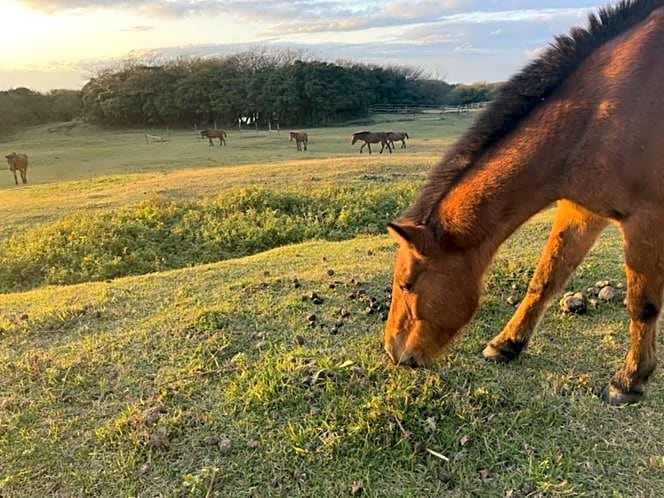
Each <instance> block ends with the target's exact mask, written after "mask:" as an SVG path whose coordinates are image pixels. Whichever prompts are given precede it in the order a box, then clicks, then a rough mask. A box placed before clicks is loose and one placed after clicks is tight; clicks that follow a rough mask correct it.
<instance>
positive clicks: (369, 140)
mask: <svg viewBox="0 0 664 498" xmlns="http://www.w3.org/2000/svg"><path fill="white" fill-rule="evenodd" d="M360 140H361V141H363V142H364V143H363V144H362V147H360V154H362V149H364V146H365V145H366V146H367V147H368V148H369V154H371V145H370V144H377V143H380V153H381V154H382V153H383V150H384V149H385V147H387V150H388V151H390V154H392V147H390V140H389V138H388V137H387V133H386V132H384V131H379V132H372V131H358V132H357V133H353V135H352V137H351V141H350V144H351V145H355V142H357V141H360Z"/></svg>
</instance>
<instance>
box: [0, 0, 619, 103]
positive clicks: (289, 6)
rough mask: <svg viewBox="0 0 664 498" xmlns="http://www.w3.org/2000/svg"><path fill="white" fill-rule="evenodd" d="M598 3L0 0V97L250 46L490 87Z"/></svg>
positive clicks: (581, 0)
mask: <svg viewBox="0 0 664 498" xmlns="http://www.w3.org/2000/svg"><path fill="white" fill-rule="evenodd" d="M606 1H608V0H606ZM606 1H597V0H483V1H479V0H437V1H434V0H290V1H281V0H262V1H255V0H0V20H2V28H1V29H0V47H1V50H0V90H5V89H8V88H16V87H19V86H25V87H28V88H32V89H35V90H39V91H47V90H49V89H53V88H80V87H81V86H82V85H83V84H84V83H85V82H86V81H87V80H88V79H89V78H91V77H92V76H94V74H95V73H96V72H97V71H99V70H101V69H103V68H105V67H119V65H120V64H121V63H122V61H125V60H129V59H133V60H136V59H139V60H152V61H154V60H167V59H170V58H175V57H183V56H184V57H187V56H204V57H205V56H215V55H217V56H218V55H224V54H229V53H233V52H239V51H242V50H247V49H252V48H261V49H266V50H284V49H292V50H300V51H303V53H305V54H307V55H308V56H310V57H313V58H317V59H322V60H329V61H335V60H348V59H352V60H355V61H358V62H365V63H377V64H382V65H395V64H397V65H407V66H411V67H416V68H421V69H422V70H424V72H425V73H426V74H427V75H430V76H431V77H435V78H441V79H444V80H445V81H448V82H450V83H471V82H475V81H502V80H505V79H507V78H509V76H510V75H511V74H512V73H514V72H516V71H518V70H519V69H520V68H521V67H522V66H524V65H525V64H526V63H527V62H528V61H529V60H531V59H532V58H533V57H535V56H536V55H537V54H538V52H539V51H540V50H541V49H542V48H544V47H546V45H547V44H548V43H549V42H550V41H551V40H552V38H553V36H555V35H557V34H561V33H564V32H566V31H568V30H569V28H570V27H572V26H579V25H581V26H585V24H586V19H587V15H588V13H589V12H590V11H592V10H593V9H596V8H597V7H599V6H601V5H604V4H605V3H606Z"/></svg>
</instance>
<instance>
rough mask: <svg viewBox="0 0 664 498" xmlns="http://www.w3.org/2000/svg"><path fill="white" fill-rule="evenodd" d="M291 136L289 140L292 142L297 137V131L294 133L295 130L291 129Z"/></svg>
mask: <svg viewBox="0 0 664 498" xmlns="http://www.w3.org/2000/svg"><path fill="white" fill-rule="evenodd" d="M289 136H290V138H289V139H288V141H289V142H292V141H293V139H294V138H295V133H293V132H292V131H291V132H290V134H289Z"/></svg>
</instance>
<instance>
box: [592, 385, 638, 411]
mask: <svg viewBox="0 0 664 498" xmlns="http://www.w3.org/2000/svg"><path fill="white" fill-rule="evenodd" d="M601 398H602V401H604V403H606V404H607V405H612V406H620V405H631V404H634V403H638V402H639V401H641V398H643V390H641V389H639V388H635V389H632V390H631V391H621V390H620V389H618V388H617V387H615V386H614V385H613V384H611V383H610V382H609V385H607V386H606V387H605V388H604V390H603V391H602V394H601Z"/></svg>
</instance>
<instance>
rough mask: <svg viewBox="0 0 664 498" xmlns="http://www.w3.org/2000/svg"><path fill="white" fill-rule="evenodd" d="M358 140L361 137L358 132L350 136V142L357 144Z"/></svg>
mask: <svg viewBox="0 0 664 498" xmlns="http://www.w3.org/2000/svg"><path fill="white" fill-rule="evenodd" d="M358 140H359V138H358V136H357V133H353V134H352V135H351V137H350V144H351V145H355V142H357V141H358Z"/></svg>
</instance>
